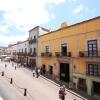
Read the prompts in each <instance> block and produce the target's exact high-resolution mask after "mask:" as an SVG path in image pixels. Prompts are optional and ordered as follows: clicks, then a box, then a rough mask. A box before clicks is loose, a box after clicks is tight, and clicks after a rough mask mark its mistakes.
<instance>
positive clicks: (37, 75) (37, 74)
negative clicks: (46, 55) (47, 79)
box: [35, 68, 39, 78]
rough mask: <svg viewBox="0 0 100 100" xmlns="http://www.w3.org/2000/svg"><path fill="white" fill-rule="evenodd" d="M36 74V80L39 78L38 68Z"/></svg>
mask: <svg viewBox="0 0 100 100" xmlns="http://www.w3.org/2000/svg"><path fill="white" fill-rule="evenodd" d="M35 72H36V78H38V77H39V72H38V68H36V69H35Z"/></svg>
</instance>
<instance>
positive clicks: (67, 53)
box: [55, 52, 72, 57]
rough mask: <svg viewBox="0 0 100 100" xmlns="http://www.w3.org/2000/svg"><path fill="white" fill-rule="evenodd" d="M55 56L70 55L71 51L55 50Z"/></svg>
mask: <svg viewBox="0 0 100 100" xmlns="http://www.w3.org/2000/svg"><path fill="white" fill-rule="evenodd" d="M55 56H56V57H64V56H65V57H71V56H72V55H71V52H66V53H65V52H55Z"/></svg>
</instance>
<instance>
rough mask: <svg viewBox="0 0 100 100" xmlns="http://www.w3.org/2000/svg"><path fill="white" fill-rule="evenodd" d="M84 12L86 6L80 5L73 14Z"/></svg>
mask: <svg viewBox="0 0 100 100" xmlns="http://www.w3.org/2000/svg"><path fill="white" fill-rule="evenodd" d="M83 10H84V6H83V5H79V6H77V8H75V9H73V12H74V13H80V12H81V11H83Z"/></svg>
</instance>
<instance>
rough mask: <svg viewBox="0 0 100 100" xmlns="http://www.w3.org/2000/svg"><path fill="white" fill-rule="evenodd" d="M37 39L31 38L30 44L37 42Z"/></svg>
mask: <svg viewBox="0 0 100 100" xmlns="http://www.w3.org/2000/svg"><path fill="white" fill-rule="evenodd" d="M36 41H37V39H29V44H32V43H36Z"/></svg>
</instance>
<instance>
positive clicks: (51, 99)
mask: <svg viewBox="0 0 100 100" xmlns="http://www.w3.org/2000/svg"><path fill="white" fill-rule="evenodd" d="M5 64H7V67H6V68H5ZM14 66H17V64H16V63H14ZM3 71H4V76H2V72H3ZM11 78H12V84H10V83H11ZM25 89H26V96H24V95H25ZM58 91H59V87H58V86H56V85H55V84H53V83H51V82H49V81H47V80H45V79H44V78H42V77H39V78H35V77H33V76H32V72H31V71H30V70H29V69H26V68H16V70H15V67H12V62H10V63H9V62H0V96H1V97H2V98H3V99H4V100H60V99H59V96H58ZM74 99H76V100H83V99H81V98H78V97H77V96H75V95H73V94H71V93H69V92H67V91H66V99H65V100H74ZM85 100H87V99H85Z"/></svg>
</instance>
